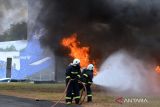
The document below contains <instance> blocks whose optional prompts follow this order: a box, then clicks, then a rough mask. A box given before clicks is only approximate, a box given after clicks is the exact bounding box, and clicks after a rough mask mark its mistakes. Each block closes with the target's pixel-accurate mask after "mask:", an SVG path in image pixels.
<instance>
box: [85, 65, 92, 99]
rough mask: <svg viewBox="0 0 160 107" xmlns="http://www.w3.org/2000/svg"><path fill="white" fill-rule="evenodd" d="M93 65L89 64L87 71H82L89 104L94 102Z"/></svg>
mask: <svg viewBox="0 0 160 107" xmlns="http://www.w3.org/2000/svg"><path fill="white" fill-rule="evenodd" d="M93 69H94V66H93V64H89V65H88V66H87V68H86V69H83V70H82V82H83V83H84V84H85V86H86V89H87V102H92V89H91V85H92V82H93V81H92V79H93Z"/></svg>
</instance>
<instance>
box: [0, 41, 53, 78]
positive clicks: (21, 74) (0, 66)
mask: <svg viewBox="0 0 160 107" xmlns="http://www.w3.org/2000/svg"><path fill="white" fill-rule="evenodd" d="M43 59H44V60H43ZM41 60H42V61H41ZM37 61H40V62H39V63H37V64H34V63H35V62H37ZM49 67H50V68H51V67H53V61H52V58H50V57H49V56H45V55H44V50H43V49H42V48H41V46H40V43H39V40H38V39H34V38H33V39H31V40H29V41H28V45H27V47H26V48H25V49H24V50H22V51H20V70H17V69H16V68H15V67H14V66H12V72H11V78H12V79H25V78H26V77H29V76H32V75H33V74H35V73H38V72H40V71H43V70H44V71H45V69H47V68H49ZM51 69H52V68H51ZM0 78H6V62H4V61H1V60H0Z"/></svg>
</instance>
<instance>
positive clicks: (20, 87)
mask: <svg viewBox="0 0 160 107" xmlns="http://www.w3.org/2000/svg"><path fill="white" fill-rule="evenodd" d="M64 88H65V84H32V83H6V84H0V90H13V91H14V90H16V91H38V92H63V91H64Z"/></svg>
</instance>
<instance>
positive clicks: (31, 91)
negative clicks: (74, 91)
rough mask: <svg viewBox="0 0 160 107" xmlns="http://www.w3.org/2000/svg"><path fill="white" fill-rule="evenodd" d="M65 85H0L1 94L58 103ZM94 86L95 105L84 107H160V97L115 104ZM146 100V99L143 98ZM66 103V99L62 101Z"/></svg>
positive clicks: (113, 98) (104, 92)
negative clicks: (146, 101) (140, 101)
mask: <svg viewBox="0 0 160 107" xmlns="http://www.w3.org/2000/svg"><path fill="white" fill-rule="evenodd" d="M64 89H65V84H32V83H6V84H0V94H3V95H10V96H17V97H22V98H31V99H39V100H50V101H57V100H59V98H61V97H62V96H63V92H64ZM106 93H107V92H106V91H102V90H100V89H98V88H97V86H93V103H86V102H84V103H83V104H82V106H83V107H160V97H147V100H148V103H124V104H118V103H117V102H115V99H116V98H115V97H113V96H108V95H107V94H106ZM143 98H144V97H143ZM62 103H65V102H64V99H63V100H62Z"/></svg>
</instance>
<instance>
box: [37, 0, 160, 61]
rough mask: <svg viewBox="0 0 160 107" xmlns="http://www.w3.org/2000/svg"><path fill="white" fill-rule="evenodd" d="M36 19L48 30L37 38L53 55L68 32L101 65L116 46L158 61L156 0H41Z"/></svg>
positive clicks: (59, 51) (159, 40)
mask: <svg viewBox="0 0 160 107" xmlns="http://www.w3.org/2000/svg"><path fill="white" fill-rule="evenodd" d="M42 4H43V7H42V9H41V10H40V14H39V16H38V18H37V20H38V21H39V22H41V23H42V24H43V25H44V27H45V28H46V29H47V30H48V34H46V36H43V37H42V38H41V42H42V44H43V45H46V46H49V47H50V48H51V49H52V50H53V51H54V52H55V53H56V55H62V56H64V54H66V51H64V50H63V48H62V47H61V45H60V44H59V43H60V40H61V39H62V38H64V37H65V36H69V35H70V34H72V33H75V32H77V33H78V35H79V36H78V39H79V40H80V42H81V44H83V45H84V46H90V47H91V52H90V53H91V58H92V59H97V62H98V63H99V64H101V63H102V62H103V59H105V58H106V57H107V56H109V55H110V54H112V53H113V52H115V51H117V50H119V49H122V48H123V49H125V50H127V51H128V52H131V53H132V54H133V55H134V56H136V57H137V58H141V59H142V60H147V61H148V60H149V61H157V62H160V56H159V54H160V36H159V34H160V30H159V28H160V7H159V5H160V1H159V0H42Z"/></svg>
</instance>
